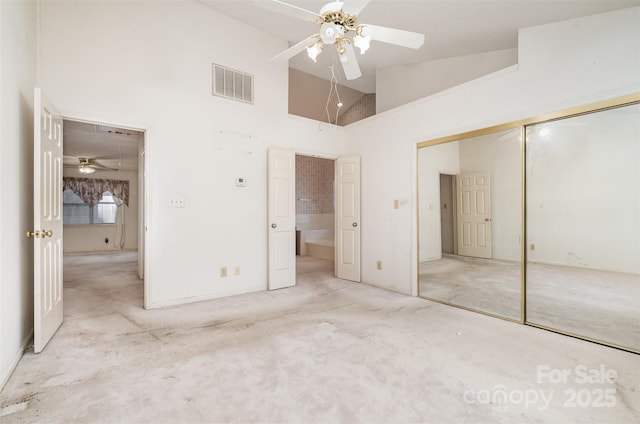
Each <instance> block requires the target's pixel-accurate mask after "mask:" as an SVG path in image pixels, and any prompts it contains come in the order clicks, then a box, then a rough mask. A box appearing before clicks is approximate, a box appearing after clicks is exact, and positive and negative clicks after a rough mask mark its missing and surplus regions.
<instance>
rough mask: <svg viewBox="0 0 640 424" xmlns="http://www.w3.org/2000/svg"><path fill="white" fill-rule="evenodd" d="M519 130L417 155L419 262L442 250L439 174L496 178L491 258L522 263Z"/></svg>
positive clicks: (441, 146) (428, 149)
mask: <svg viewBox="0 0 640 424" xmlns="http://www.w3.org/2000/svg"><path fill="white" fill-rule="evenodd" d="M519 140H520V129H512V130H505V131H501V132H499V133H493V134H486V135H482V136H478V137H473V138H466V139H463V140H459V141H452V142H449V143H445V144H438V145H435V146H429V147H423V148H421V149H420V150H419V152H418V184H419V186H418V208H419V213H418V216H419V226H418V227H419V229H420V234H419V245H420V253H419V257H420V261H425V260H432V259H439V258H440V257H441V252H442V236H441V230H442V228H441V210H440V178H439V175H440V174H450V175H458V174H466V173H475V172H489V173H490V174H491V220H492V228H491V257H492V258H494V259H502V260H514V261H517V260H520V238H519V237H520V209H521V208H520V202H521V199H520V193H521V189H520V181H521V171H520V154H521V153H520V142H519Z"/></svg>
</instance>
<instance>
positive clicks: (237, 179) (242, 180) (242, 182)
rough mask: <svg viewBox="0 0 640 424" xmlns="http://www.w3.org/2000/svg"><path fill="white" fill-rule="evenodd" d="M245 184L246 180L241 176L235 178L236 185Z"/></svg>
mask: <svg viewBox="0 0 640 424" xmlns="http://www.w3.org/2000/svg"><path fill="white" fill-rule="evenodd" d="M246 185H247V180H246V179H244V178H243V177H238V178H236V187H244V186H246Z"/></svg>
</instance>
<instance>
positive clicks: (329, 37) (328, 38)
mask: <svg viewBox="0 0 640 424" xmlns="http://www.w3.org/2000/svg"><path fill="white" fill-rule="evenodd" d="M338 34H339V32H338V28H337V25H336V24H334V23H333V22H325V23H323V24H322V26H321V27H320V38H321V39H322V42H323V43H324V44H333V43H335V42H336V38H337V37H338Z"/></svg>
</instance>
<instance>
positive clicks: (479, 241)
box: [456, 172, 491, 258]
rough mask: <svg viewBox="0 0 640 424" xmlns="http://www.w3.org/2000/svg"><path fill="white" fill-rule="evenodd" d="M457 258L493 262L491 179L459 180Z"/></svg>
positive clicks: (466, 177)
mask: <svg viewBox="0 0 640 424" xmlns="http://www.w3.org/2000/svg"><path fill="white" fill-rule="evenodd" d="M456 196H457V200H458V203H457V221H458V254H459V255H462V256H474V257H477V258H491V175H490V174H489V173H488V172H482V173H476V174H462V175H458V177H457V184H456Z"/></svg>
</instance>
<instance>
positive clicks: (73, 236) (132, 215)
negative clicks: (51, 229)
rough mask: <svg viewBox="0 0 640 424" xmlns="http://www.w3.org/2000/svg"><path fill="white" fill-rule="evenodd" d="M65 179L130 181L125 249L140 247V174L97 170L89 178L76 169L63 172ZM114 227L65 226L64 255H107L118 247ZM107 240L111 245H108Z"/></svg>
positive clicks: (126, 207)
mask: <svg viewBox="0 0 640 424" xmlns="http://www.w3.org/2000/svg"><path fill="white" fill-rule="evenodd" d="M64 176H65V177H78V178H109V179H113V180H127V181H129V206H124V208H125V209H124V228H125V230H124V247H123V249H124V250H135V249H137V248H138V171H96V172H95V173H94V174H92V176H90V177H87V176H86V175H85V174H81V173H80V171H78V170H77V169H74V168H66V169H65V170H64ZM115 231H116V227H115V225H110V224H98V225H65V226H64V243H63V246H64V247H63V248H64V253H78V252H104V251H113V250H118V249H117V248H116V246H115ZM105 239H108V240H109V242H108V243H105Z"/></svg>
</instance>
